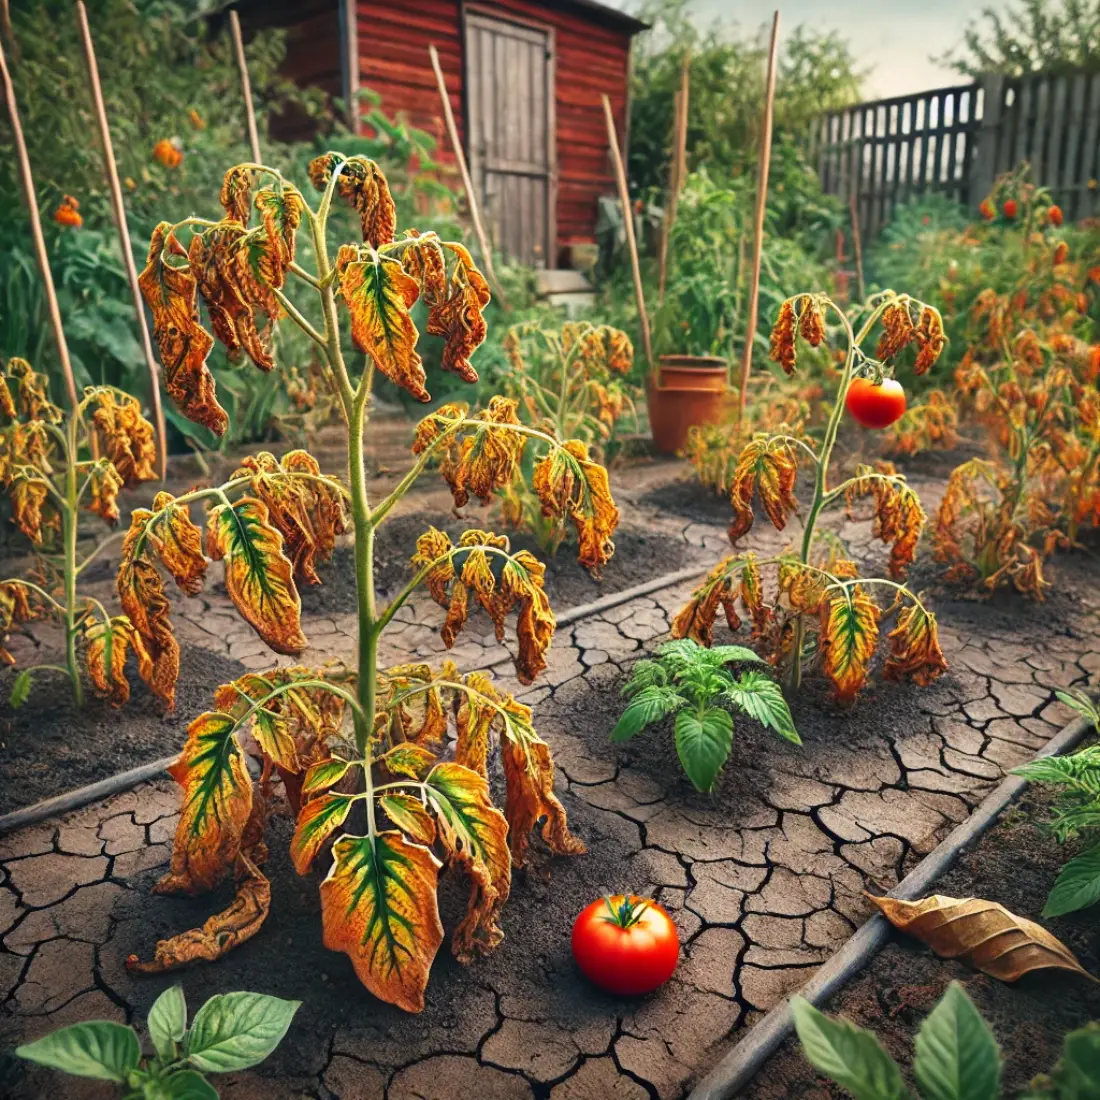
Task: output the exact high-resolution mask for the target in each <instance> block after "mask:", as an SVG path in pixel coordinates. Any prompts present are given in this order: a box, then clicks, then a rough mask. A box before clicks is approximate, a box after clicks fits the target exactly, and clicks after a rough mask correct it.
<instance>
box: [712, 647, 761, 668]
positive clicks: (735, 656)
mask: <svg viewBox="0 0 1100 1100" xmlns="http://www.w3.org/2000/svg"><path fill="white" fill-rule="evenodd" d="M704 652H706V653H708V654H710V656H711V658H712V659H713V660H714V661H716V662H717V663H718V664H722V665H731V664H734V663H740V662H742V661H751V662H752V663H753V664H754V665H758V664H761V663H762V662H761V660H760V655H759V654H758V653H756V652H755V651H754V650H751V649H749V648H748V646H743V645H716V646H712V647H711V648H710V649H708V650H705V651H704Z"/></svg>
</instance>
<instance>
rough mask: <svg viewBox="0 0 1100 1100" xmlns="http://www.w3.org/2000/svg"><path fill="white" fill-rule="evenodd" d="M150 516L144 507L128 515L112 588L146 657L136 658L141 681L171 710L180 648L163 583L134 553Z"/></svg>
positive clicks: (147, 561)
mask: <svg viewBox="0 0 1100 1100" xmlns="http://www.w3.org/2000/svg"><path fill="white" fill-rule="evenodd" d="M151 515H152V513H151V512H149V511H148V510H147V509H145V508H135V509H134V511H133V512H132V513H131V516H130V530H129V531H128V532H127V533H126V538H125V539H124V540H123V542H122V560H121V561H120V563H119V567H118V576H117V578H116V580H115V587H116V588H117V590H118V599H119V603H120V604H121V605H122V610H123V612H124V613H125V615H126V617H127V618H128V619H129V620H130V623H131V625H132V626H133V628H134V630H135V632H136V634H137V637H138V638H140V640H141V648H142V649H143V650H144V652H145V654H146V657H147V659H139V664H138V671H139V673H140V675H141V678H142V680H144V681H145V683H146V684H147V685H148V687H149V690H150V691H152V692H153V693H154V694H155V695H156V696H157V697H158V698H160V699H162V700H164V702H165V704H166V705H167V707H168V709H169V711H171V710H172V709H174V708H175V705H176V680H177V678H178V677H179V670H180V647H179V643H178V642H177V641H176V636H175V634H174V633H173V631H172V622H171V619H170V618H169V617H168V612H169V610H170V606H169V603H168V597H167V596H166V595H165V594H164V582H163V581H162V580H161V576H160V574H159V573H158V572H157V569H156V566H154V565H153V563H152V562H151V561H149V559H148V558H147V557H146V556H145V554H144V552H143V551H142V552H141V553H140V554H139V553H138V551H137V547H138V543H139V541H140V539H141V537H142V535H143V533H144V532H145V528H146V524H147V523H148V520H149V518H150V516H151ZM139 658H141V652H140V650H139Z"/></svg>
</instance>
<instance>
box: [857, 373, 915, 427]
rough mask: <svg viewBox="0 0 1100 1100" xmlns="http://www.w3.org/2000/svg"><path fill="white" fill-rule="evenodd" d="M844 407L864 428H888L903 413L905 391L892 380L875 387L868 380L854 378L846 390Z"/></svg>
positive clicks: (899, 384)
mask: <svg viewBox="0 0 1100 1100" xmlns="http://www.w3.org/2000/svg"><path fill="white" fill-rule="evenodd" d="M844 407H845V408H846V409H847V410H848V413H849V414H850V415H851V417H852V419H853V420H856V421H858V422H859V423H860V424H862V425H863V426H864V427H865V428H888V427H889V426H890V425H891V424H893V423H894V421H895V420H898V419H900V418H901V416H902V415H903V414H904V412H905V390H903V389H902V388H901V383H900V382H898V381H897V380H896V379H894V378H884V379H883V380H882V384H881V385H879V386H876V385H875V384H874V382H873V381H872V380H871V379H870V378H856V379H854V380H853V381H852V384H851V386H850V387H849V388H848V395H847V397H845V398H844Z"/></svg>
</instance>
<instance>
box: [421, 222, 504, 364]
mask: <svg viewBox="0 0 1100 1100" xmlns="http://www.w3.org/2000/svg"><path fill="white" fill-rule="evenodd" d="M443 248H444V249H446V250H447V251H448V252H449V253H450V255H449V256H448V257H447V260H448V263H449V267H450V270H449V273H448V275H447V280H446V283H445V289H444V291H443V293H441V294H439V293H435V292H434V284H433V283H431V282H428V283H425V287H424V292H425V293H424V297H425V301H426V302H427V303H428V326H427V327H428V333H429V334H430V335H432V336H442V337H443V341H444V343H443V355H442V360H441V364H442V366H443V369H444V370H449V371H453V372H454V373H455V374H457V375H458V376H459V377H460V378H461V379H462V380H463V381H464V382H476V381H477V371H476V370H474V366H473V364H472V363H471V362H470V356H471V355H473V353H474V351H476V350H477V348H478V347H480V345H481V344H482V342H483V341H484V340H485V336H486V332H487V328H486V325H485V318H484V317H483V316H482V310H483V309H484V308H485V307H486V306H487V305H488V304H489V299H490V293H489V284H488V283H487V282H486V280H485V277H484V276H483V275H482V274H481V272H480V271H478V269H477V267H476V266H475V265H474V261H473V257H472V256H471V255H470V253H469V252H468V251H467V250H466V248H465V246H463V245H461V244H457V243H453V242H446V241H445V242H443Z"/></svg>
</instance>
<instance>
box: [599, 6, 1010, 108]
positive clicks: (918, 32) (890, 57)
mask: <svg viewBox="0 0 1100 1100" xmlns="http://www.w3.org/2000/svg"><path fill="white" fill-rule="evenodd" d="M603 2H604V3H607V4H609V5H610V6H612V7H616V8H622V9H625V10H627V11H630V10H634V9H636V8H637V3H636V2H635V0H603ZM987 5H990V0H781V2H779V3H778V4H777V2H776V0H689V6H690V8H691V10H693V11H694V12H696V13H697V17H698V18H699V19H700V20H701V21H702V22H703V23H710V22H712V21H713V20H715V19H721V21H722V22H730V23H737V24H739V25H740V26H742V27H743V28H751V29H753V30H755V29H756V28H757V27H759V26H761V25H762V24H765V23H770V22H771V18H772V13H773V12H774V11H775V8H776V7H777V6H778V7H779V11H780V34H781V35H782V33H783V29H784V28H786V29H788V30H789V29H791V28H793V27H796V26H798V25H799V24H801V23H805V24H817V25H819V26H820V27H821V29H822V30H836V31H839V32H840V33H841V34H842V35H843V36H844V37H845V38H847V39H848V41H849V42H850V43H851V44H852V48H853V52H854V53H855V54H856V56H857V57H859V58H860V59H861V61H862V62H863V65H864V68H866V69H869V70H870V74H869V76H868V78H867V83H866V92H867V98H869V99H880V98H886V97H888V96H894V95H907V94H908V93H910V92H921V91H926V90H928V89H930V88H938V87H943V86H944V85H947V84H951V83H953V82H954V81H955V80H956V79H957V77H956V76H955V75H954V74H953V73H952V72H951V70H949V69H945V68H943V67H942V66H940V65H938V64H937V63H936V62H934V61H932V60H931V59H930V58H931V57H942V56H943V54H944V53H946V52H947V51H948V50H950V49H952V48H953V47H954V46H955V45H957V44H958V42H959V41H960V40H961V38H962V32H963V29H964V28H965V27H966V25H967V24H968V23H969V22H970V21H971V20H972V19H974V18H975V17H976V16H978V15H979V14H980V13H981V10H982V8H983V7H985V6H987ZM1005 5H1006V0H993V3H992V5H991V6H994V7H1004V6H1005Z"/></svg>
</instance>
